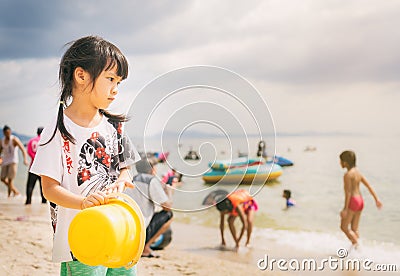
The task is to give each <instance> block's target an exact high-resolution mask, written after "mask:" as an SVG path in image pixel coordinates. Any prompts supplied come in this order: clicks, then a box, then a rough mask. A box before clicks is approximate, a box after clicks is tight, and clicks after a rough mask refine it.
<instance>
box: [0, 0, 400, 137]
mask: <svg viewBox="0 0 400 276" xmlns="http://www.w3.org/2000/svg"><path fill="white" fill-rule="evenodd" d="M117 3H118V4H117ZM399 14H400V2H399V1H390V0H386V1H381V0H375V1H369V0H360V1H352V0H349V1H344V0H342V1H340V0H325V1H305V0H298V1H286V0H277V1H204V0H202V1H113V2H110V1H98V0H96V1H89V0H87V1H44V0H36V1H28V0H27V1H14V0H4V1H1V2H0V72H1V75H0V91H1V92H0V124H1V125H4V124H8V125H10V126H11V127H12V128H13V129H14V130H15V131H17V132H20V133H24V134H28V135H33V134H34V133H35V131H36V127H37V126H39V125H45V124H46V123H47V122H48V121H49V118H52V117H53V116H55V114H56V103H57V99H58V93H59V89H58V88H59V87H58V83H57V72H58V64H59V60H60V57H61V55H62V54H63V52H64V51H65V48H64V47H63V45H64V44H65V43H67V42H69V41H71V40H74V39H77V38H79V37H81V36H84V35H89V34H95V35H100V36H102V37H104V38H105V39H107V40H110V41H111V42H113V43H114V44H116V45H117V46H118V47H119V48H120V49H121V50H122V51H123V53H125V55H126V56H127V57H128V60H129V63H130V75H129V77H128V79H127V80H126V81H124V82H123V84H122V85H121V89H120V94H119V96H118V97H119V98H118V99H117V101H116V102H115V103H113V106H112V107H111V109H112V110H114V111H120V112H126V111H127V109H128V108H129V106H130V104H131V103H132V102H133V101H134V98H135V97H136V96H137V95H138V93H139V91H141V89H142V88H143V87H144V86H145V85H146V84H147V83H149V82H151V81H152V80H154V79H155V78H157V77H158V76H159V75H161V74H165V73H166V72H169V71H171V70H175V69H178V68H181V67H187V66H194V65H212V66H217V67H223V68H226V69H228V70H231V71H232V72H235V73H236V74H238V75H240V76H242V77H243V78H244V79H246V80H247V81H248V82H249V84H251V85H253V86H254V88H256V90H257V91H258V92H259V93H260V94H261V95H262V98H263V99H264V101H265V103H266V104H267V105H268V107H269V108H270V112H271V114H272V117H273V120H274V125H275V127H276V130H277V131H278V132H281V133H301V132H321V133H335V132H340V133H355V134H371V133H372V134H373V133H385V134H387V135H400V130H399V124H398V118H399V117H400V116H399V115H400V111H399V110H400V108H399V104H400V91H399V88H400V77H399V76H400V51H399V50H398V49H399V48H400V33H399V32H398V31H396V30H397V27H398V26H400V17H399ZM145 90H146V89H145ZM207 93H210V91H207V92H204V93H203V92H199V93H198V94H199V95H200V94H201V95H202V96H203V98H201V99H200V98H199V99H197V98H196V93H194V92H193V91H191V93H188V94H185V96H182V97H180V98H179V99H176V101H174V102H175V105H172V104H171V109H172V110H173V111H176V110H178V109H179V106H180V107H182V106H183V105H185V104H190V103H192V104H193V103H196V101H199V102H200V101H204V100H205V99H204V95H207ZM215 93H216V94H215V95H219V96H218V97H219V100H220V101H221V102H222V103H225V104H226V103H227V102H229V99H228V98H226V99H225V98H224V97H228V96H227V95H226V94H218V93H219V92H217V91H215ZM254 95H255V94H251V93H250V94H249V97H250V98H251V97H254ZM146 97H149V99H151V98H152V97H154V95H152V94H151V93H149V94H146ZM185 97H186V98H185ZM218 97H217V96H216V98H218ZM240 97H245V96H243V95H241V96H240ZM209 99H210V101H211V103H217V102H218V101H219V100H217V99H214V98H213V96H209ZM254 99H256V100H255V101H258V102H260V100H259V99H257V97H254ZM133 106H135V104H134V105H133ZM236 108H237V107H235V104H234V103H232V106H231V109H232V110H231V113H232V114H236V117H239V118H241V119H239V121H241V122H240V123H244V124H245V123H246V120H247V119H246V116H247V115H246V114H245V113H246V110H244V111H243V110H242V111H240V110H237V109H236ZM205 109H206V110H207V108H205ZM225 109H230V106H229V103H228V104H227V106H225ZM160 110H161V108H160ZM197 110H199V111H198V112H201V111H202V110H204V109H199V108H197ZM210 110H211V109H210ZM129 112H133V113H135V112H134V111H132V110H129ZM160 112H161V111H160ZM210 112H215V114H216V116H217V115H218V114H219V112H220V111H218V110H214V111H210ZM241 112H242V113H241ZM231 113H229V112H228V113H227V114H231ZM191 114H193V110H192V111H189V112H186V113H184V117H185V122H190V120H191ZM208 114H210V113H208ZM212 114H214V113H212ZM198 115H199V114H196V116H195V117H193V120H195V119H196V120H199V117H201V116H198ZM164 117H165V115H164ZM181 117H182V116H181ZM154 118H157V117H154ZM232 118H233V119H234V117H232ZM146 119H147V118H141V117H140V114H135V120H139V121H145V120H146ZM233 119H232V120H233ZM175 120H178V121H179V119H175ZM176 125H177V126H179V124H178V123H176ZM228 125H229V124H228V123H227V126H228ZM232 126H234V128H237V125H236V124H232ZM156 130H157V127H156V128H153V129H152V131H153V132H156ZM181 130H182V129H179V130H177V131H178V132H180V131H181ZM194 130H196V129H194ZM228 131H231V130H230V129H229V127H228ZM267 131H268V130H267Z"/></svg>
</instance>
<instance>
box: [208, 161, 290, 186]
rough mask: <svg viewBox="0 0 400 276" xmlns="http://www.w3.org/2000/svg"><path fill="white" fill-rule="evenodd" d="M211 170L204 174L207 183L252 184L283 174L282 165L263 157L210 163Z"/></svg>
mask: <svg viewBox="0 0 400 276" xmlns="http://www.w3.org/2000/svg"><path fill="white" fill-rule="evenodd" d="M209 167H210V170H209V171H207V172H206V173H205V174H203V180H204V182H206V183H209V184H214V183H217V182H218V183H229V184H252V183H265V182H267V181H270V180H274V179H277V178H278V177H279V176H281V175H282V173H283V170H282V167H281V166H279V165H278V164H274V163H266V162H265V161H264V160H263V159H249V158H237V159H234V160H231V161H229V160H221V161H215V162H214V163H212V164H209Z"/></svg>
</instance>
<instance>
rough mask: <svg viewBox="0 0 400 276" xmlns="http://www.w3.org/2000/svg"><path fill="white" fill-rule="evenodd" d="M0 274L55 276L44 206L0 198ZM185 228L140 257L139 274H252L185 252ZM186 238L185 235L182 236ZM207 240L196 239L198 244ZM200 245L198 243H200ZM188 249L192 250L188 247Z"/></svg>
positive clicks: (178, 226) (250, 270)
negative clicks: (151, 255) (149, 254)
mask: <svg viewBox="0 0 400 276" xmlns="http://www.w3.org/2000/svg"><path fill="white" fill-rule="evenodd" d="M0 220H1V228H0V239H1V241H2V242H1V243H0V251H1V257H0V275H59V264H56V263H52V262H51V248H52V229H51V226H50V217H49V209H48V206H47V204H40V203H36V204H32V205H30V206H25V205H24V199H23V198H22V197H20V198H17V199H7V198H5V197H4V195H3V196H2V197H1V199H0ZM187 227H188V226H187V225H183V224H179V223H175V224H174V231H175V232H176V234H175V236H176V237H175V238H174V241H173V243H172V244H171V245H170V246H169V247H168V248H167V249H166V250H163V251H159V252H158V253H159V254H160V255H161V257H160V258H152V259H149V258H142V259H141V260H140V262H139V264H138V274H139V275H160V274H162V275H228V274H229V275H244V274H250V275H254V274H255V273H257V272H258V271H257V267H256V266H255V265H253V266H251V265H248V264H245V263H240V262H234V261H233V260H227V259H219V258H215V256H205V255H203V254H201V253H200V254H196V253H195V252H189V251H188V250H185V245H184V244H183V243H184V242H185V241H184V240H180V239H179V237H178V236H179V235H182V233H181V232H186V231H187ZM186 236H187V235H186ZM201 240H203V241H202V242H203V245H205V244H206V243H204V240H207V239H206V237H205V236H204V237H203V239H197V238H196V243H195V244H196V245H199V241H201ZM200 243H201V242H200ZM192 250H194V249H193V247H192Z"/></svg>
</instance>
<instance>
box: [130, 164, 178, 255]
mask: <svg viewBox="0 0 400 276" xmlns="http://www.w3.org/2000/svg"><path fill="white" fill-rule="evenodd" d="M156 164H157V160H156V159H152V158H144V159H142V160H140V161H138V162H137V163H136V164H135V165H136V170H137V172H138V174H137V175H136V176H135V177H134V178H133V183H134V185H135V188H128V189H126V190H125V192H124V193H126V194H128V195H129V196H131V197H132V199H134V200H135V201H136V203H137V204H138V205H139V207H140V210H141V211H142V213H143V216H144V221H145V224H146V242H145V246H144V250H143V254H142V257H149V258H151V257H158V256H157V255H155V254H154V253H153V251H152V250H151V248H150V245H152V244H153V243H154V242H155V241H156V240H157V238H158V237H159V236H160V235H161V234H163V233H164V232H165V231H167V230H168V228H169V226H170V224H171V222H172V211H171V206H172V204H171V202H170V201H169V198H168V196H167V194H166V193H165V191H164V188H163V186H162V184H161V182H160V181H159V179H158V178H157V177H156V168H155V166H156ZM156 205H158V206H160V207H161V208H162V210H161V211H159V212H156V211H155V209H156Z"/></svg>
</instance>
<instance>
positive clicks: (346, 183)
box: [340, 173, 351, 218]
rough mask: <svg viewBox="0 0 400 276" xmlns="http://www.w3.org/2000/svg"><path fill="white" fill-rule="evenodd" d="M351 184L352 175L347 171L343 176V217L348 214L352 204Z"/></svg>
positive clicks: (341, 213)
mask: <svg viewBox="0 0 400 276" xmlns="http://www.w3.org/2000/svg"><path fill="white" fill-rule="evenodd" d="M350 185H351V180H350V176H349V175H348V174H347V173H346V174H345V175H344V177H343V188H344V207H343V210H342V211H341V212H340V216H341V217H342V218H344V217H345V216H346V213H347V210H348V209H349V205H350V197H351V190H350Z"/></svg>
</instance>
